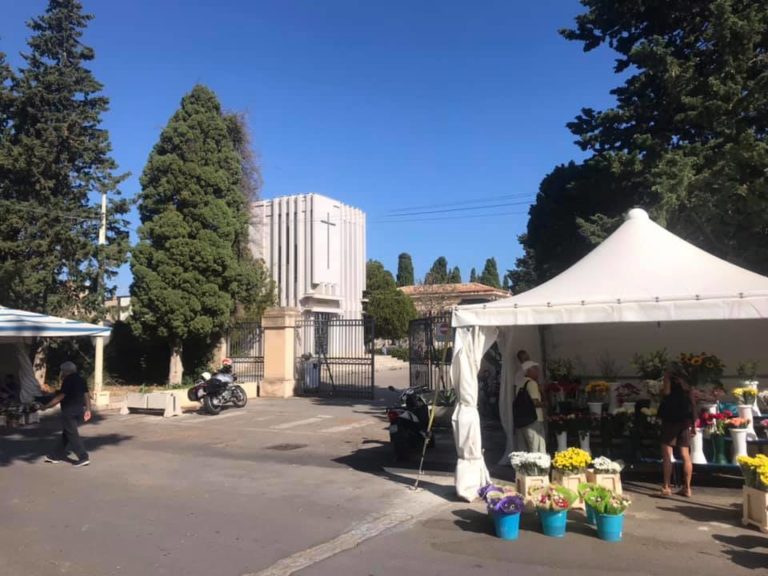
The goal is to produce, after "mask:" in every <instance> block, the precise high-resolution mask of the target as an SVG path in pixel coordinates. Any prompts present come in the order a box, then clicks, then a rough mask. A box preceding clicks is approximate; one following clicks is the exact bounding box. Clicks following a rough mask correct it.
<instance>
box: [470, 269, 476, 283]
mask: <svg viewBox="0 0 768 576" xmlns="http://www.w3.org/2000/svg"><path fill="white" fill-rule="evenodd" d="M469 281H470V282H477V270H475V269H474V268H472V270H470V271H469Z"/></svg>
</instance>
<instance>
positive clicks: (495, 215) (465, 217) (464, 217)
mask: <svg viewBox="0 0 768 576" xmlns="http://www.w3.org/2000/svg"><path fill="white" fill-rule="evenodd" d="M527 213H528V212H527V211H519V210H518V211H515V212H493V213H489V214H465V215H462V216H435V217H433V218H404V219H402V220H371V221H370V222H369V224H401V223H404V222H430V221H442V220H468V219H474V218H498V217H499V216H515V215H517V216H520V215H523V214H527Z"/></svg>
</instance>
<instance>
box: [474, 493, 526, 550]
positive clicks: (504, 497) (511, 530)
mask: <svg viewBox="0 0 768 576" xmlns="http://www.w3.org/2000/svg"><path fill="white" fill-rule="evenodd" d="M478 495H479V496H480V497H481V498H482V499H483V500H484V501H485V503H486V507H487V509H488V514H489V515H490V516H491V517H492V518H493V525H494V527H495V529H496V536H498V537H499V538H501V539H503V540H517V537H518V536H519V535H520V514H522V513H523V509H524V508H525V502H524V501H523V499H522V498H521V497H520V495H519V494H517V493H516V492H515V490H514V489H513V488H512V487H509V486H500V485H495V484H487V485H486V486H484V487H482V488H480V490H479V491H478Z"/></svg>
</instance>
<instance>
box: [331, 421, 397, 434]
mask: <svg viewBox="0 0 768 576" xmlns="http://www.w3.org/2000/svg"><path fill="white" fill-rule="evenodd" d="M374 424H383V422H381V421H379V420H361V421H360V422H355V423H354V424H345V425H343V426H334V427H333V428H324V429H323V430H320V432H325V433H326V434H335V433H336V432H346V431H347V430H353V429H355V428H362V427H363V426H372V425H374Z"/></svg>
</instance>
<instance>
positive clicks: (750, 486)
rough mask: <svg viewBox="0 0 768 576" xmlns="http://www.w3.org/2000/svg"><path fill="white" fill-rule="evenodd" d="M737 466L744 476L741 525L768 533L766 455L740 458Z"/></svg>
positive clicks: (767, 462) (767, 472) (767, 465)
mask: <svg viewBox="0 0 768 576" xmlns="http://www.w3.org/2000/svg"><path fill="white" fill-rule="evenodd" d="M738 464H739V466H740V467H741V472H742V474H743V475H744V487H743V488H742V499H743V500H742V517H741V523H742V524H743V525H744V526H747V525H748V524H753V525H755V526H757V527H758V528H759V529H760V530H761V531H762V532H766V533H768V455H765V454H758V455H757V456H755V457H754V458H750V457H749V456H741V457H739V458H738Z"/></svg>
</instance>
